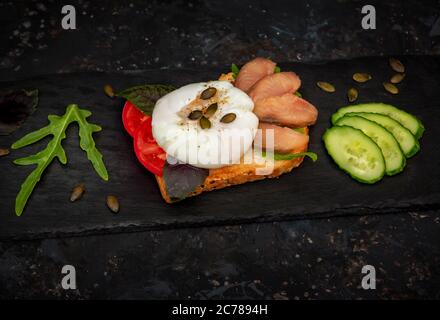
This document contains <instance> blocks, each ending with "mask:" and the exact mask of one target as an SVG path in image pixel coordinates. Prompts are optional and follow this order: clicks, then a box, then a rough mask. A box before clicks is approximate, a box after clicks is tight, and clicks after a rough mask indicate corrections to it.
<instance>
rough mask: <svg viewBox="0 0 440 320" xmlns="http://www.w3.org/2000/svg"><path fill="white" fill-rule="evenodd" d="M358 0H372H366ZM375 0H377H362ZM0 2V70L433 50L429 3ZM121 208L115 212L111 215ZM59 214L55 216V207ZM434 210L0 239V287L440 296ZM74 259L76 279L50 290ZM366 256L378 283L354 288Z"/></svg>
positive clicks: (65, 294)
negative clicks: (364, 20)
mask: <svg viewBox="0 0 440 320" xmlns="http://www.w3.org/2000/svg"><path fill="white" fill-rule="evenodd" d="M368 3H369V4H371V3H372V2H371V1H369V2H368ZM373 3H374V2H373ZM71 4H73V5H75V7H76V9H77V25H78V30H76V31H64V30H62V29H61V27H60V20H61V14H60V11H61V6H62V5H61V4H60V3H58V2H55V1H53V2H51V1H40V2H39V1H34V2H30V1H14V2H12V1H11V2H5V1H2V2H1V3H0V30H1V31H0V43H2V45H1V47H0V80H16V79H21V78H27V77H30V76H32V75H40V74H47V73H63V72H65V73H67V72H75V71H91V70H93V71H120V70H139V69H151V68H154V69H157V68H188V67H189V68H194V67H196V68H203V67H204V66H207V67H216V66H218V67H219V68H223V67H225V66H227V65H229V64H230V63H231V62H235V63H238V64H239V63H242V62H245V61H246V60H248V59H249V58H251V57H253V56H256V55H264V56H270V57H272V58H273V59H274V60H276V61H320V60H329V59H344V58H352V57H358V56H372V55H373V56H378V55H394V54H399V55H401V54H439V53H440V2H439V1H386V2H383V1H382V2H377V4H376V9H377V14H378V21H377V26H378V29H377V30H375V31H364V30H362V29H361V27H360V20H361V17H362V16H361V14H360V9H361V7H362V5H363V4H366V3H364V2H363V1H342V0H341V1H295V2H293V1H270V2H268V1H265V2H263V1H240V2H237V3H232V2H220V1H219V2H214V1H212V2H206V3H205V2H196V1H192V2H187V1H185V2H184V1H180V2H169V1H160V2H159V1H148V2H143V1H131V2H130V1H120V3H118V1H76V2H75V1H74V2H72V3H71ZM121 214H122V213H121ZM60 218H62V217H60ZM439 226H440V215H439V213H438V212H423V213H419V212H402V213H400V214H393V215H382V216H373V217H361V218H359V217H344V218H334V219H329V220H328V219H321V220H304V221H297V222H282V223H265V224H249V225H241V226H230V227H211V228H193V229H179V230H173V231H156V232H142V233H131V234H119V235H105V236H90V237H77V238H64V239H46V240H38V241H21V242H18V241H15V242H1V243H0V297H2V298H72V299H77V298H274V299H313V298H440V233H439ZM65 264H72V265H74V266H76V269H77V275H78V286H79V288H78V290H75V291H64V290H63V289H61V287H60V279H61V273H60V270H61V267H62V266H63V265H65ZM365 264H372V265H374V266H376V270H377V277H378V283H377V290H374V291H365V290H362V289H361V288H360V281H361V277H362V275H361V268H362V266H363V265H365Z"/></svg>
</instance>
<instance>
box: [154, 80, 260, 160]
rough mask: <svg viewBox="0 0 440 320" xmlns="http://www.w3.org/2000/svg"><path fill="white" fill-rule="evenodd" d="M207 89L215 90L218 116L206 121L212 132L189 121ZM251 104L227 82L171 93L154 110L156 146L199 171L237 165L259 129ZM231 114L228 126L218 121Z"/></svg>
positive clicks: (244, 94) (246, 96)
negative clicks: (232, 114) (199, 98)
mask: <svg viewBox="0 0 440 320" xmlns="http://www.w3.org/2000/svg"><path fill="white" fill-rule="evenodd" d="M208 87H214V88H216V89H217V100H218V102H217V104H218V109H217V112H216V113H215V114H214V115H213V116H211V117H210V118H209V120H210V121H211V128H209V129H202V128H201V127H200V124H199V121H197V120H190V119H188V113H185V110H188V108H189V107H188V106H189V105H190V104H191V103H192V102H193V101H194V100H195V99H197V97H200V94H201V92H202V91H203V90H205V89H206V88H208ZM253 108H254V103H253V101H252V99H251V98H250V97H249V96H248V95H247V94H246V93H244V92H243V91H241V90H240V89H238V88H235V87H234V86H233V85H232V84H231V83H229V82H228V81H210V82H201V83H192V84H189V85H186V86H183V87H181V88H179V89H177V90H174V91H172V92H170V93H169V94H167V95H165V96H163V97H162V98H161V99H159V100H158V101H157V103H156V105H155V107H154V111H153V116H152V117H153V119H152V127H153V136H154V138H155V139H156V142H157V143H158V144H159V146H161V147H162V148H163V149H164V150H165V151H166V153H167V154H168V155H170V156H172V157H173V158H176V159H177V160H179V161H181V162H184V163H188V164H191V165H193V166H195V167H199V168H207V169H214V168H220V167H223V166H226V165H231V164H234V163H238V162H239V161H240V158H241V157H242V155H243V154H244V153H245V152H247V151H248V150H249V148H251V146H252V142H253V140H254V137H255V133H256V130H257V128H258V118H257V116H256V115H255V114H254V113H253V112H252V110H253ZM228 113H234V114H235V115H236V118H235V120H234V121H232V122H230V123H222V122H220V119H221V118H222V117H223V116H224V115H226V114H228Z"/></svg>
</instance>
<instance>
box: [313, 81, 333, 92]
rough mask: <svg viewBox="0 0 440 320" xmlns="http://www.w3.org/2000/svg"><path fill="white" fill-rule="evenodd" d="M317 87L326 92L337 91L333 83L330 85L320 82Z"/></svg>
mask: <svg viewBox="0 0 440 320" xmlns="http://www.w3.org/2000/svg"><path fill="white" fill-rule="evenodd" d="M316 85H317V86H318V87H320V88H321V89H322V90H324V91H325V92H335V91H336V89H335V87H334V86H333V85H332V84H331V83H328V82H324V81H318V82H317V83H316Z"/></svg>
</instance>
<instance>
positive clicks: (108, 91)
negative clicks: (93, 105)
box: [104, 84, 115, 98]
mask: <svg viewBox="0 0 440 320" xmlns="http://www.w3.org/2000/svg"><path fill="white" fill-rule="evenodd" d="M104 92H105V94H106V95H107V96H108V97H110V98H114V97H115V91H114V90H113V87H112V86H111V85H109V84H106V85H105V86H104Z"/></svg>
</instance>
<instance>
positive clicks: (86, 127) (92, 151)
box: [12, 104, 108, 216]
mask: <svg viewBox="0 0 440 320" xmlns="http://www.w3.org/2000/svg"><path fill="white" fill-rule="evenodd" d="M91 114H92V113H91V112H90V111H88V110H85V109H80V108H79V107H78V105H76V104H70V105H68V106H67V108H66V113H65V114H64V115H63V116H56V115H49V116H48V120H49V125H47V126H45V127H43V128H41V129H39V130H37V131H34V132H31V133H28V134H27V135H25V136H24V137H22V138H21V139H19V140H18V141H16V142H15V143H14V144H13V145H12V149H19V148H22V147H25V146H28V145H30V144H33V143H35V142H37V141H39V140H41V139H43V138H44V137H46V136H48V135H53V139H52V140H51V141H50V142H49V143H48V144H47V146H46V148H45V149H43V150H42V151H40V152H38V153H36V154H33V155H30V156H27V157H24V158H20V159H16V160H14V163H15V164H18V165H24V166H27V165H32V164H36V165H37V167H36V168H35V170H34V171H32V172H31V174H30V175H29V176H28V177H27V178H26V180H25V181H24V182H23V184H22V185H21V188H20V191H19V193H18V195H17V197H16V199H15V213H16V214H17V216H20V215H21V214H22V213H23V210H24V207H25V206H26V202H27V200H28V199H29V197H30V195H31V193H32V191H33V190H34V188H35V186H36V185H37V183H38V181H40V179H41V175H42V174H43V172H44V170H45V169H46V168H47V167H48V166H49V164H50V163H51V162H52V160H54V159H55V158H58V161H59V162H60V163H62V164H66V163H67V157H66V153H65V151H64V149H63V147H62V145H61V142H62V140H63V139H65V138H66V129H67V127H68V126H69V125H70V124H71V123H72V122H75V121H76V122H77V123H78V126H79V136H80V146H81V149H83V150H84V151H86V152H87V158H88V159H89V160H90V161H91V162H92V165H93V167H94V168H95V170H96V172H97V173H98V175H99V176H100V177H101V178H102V179H103V180H105V181H107V180H108V173H107V169H106V167H105V165H104V162H103V160H102V154H101V153H100V152H99V151H98V149H97V148H96V146H95V142H94V141H93V137H92V134H93V133H94V132H98V131H101V127H100V126H98V125H96V124H93V123H88V122H87V118H88V117H89V116H90V115H91Z"/></svg>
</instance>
